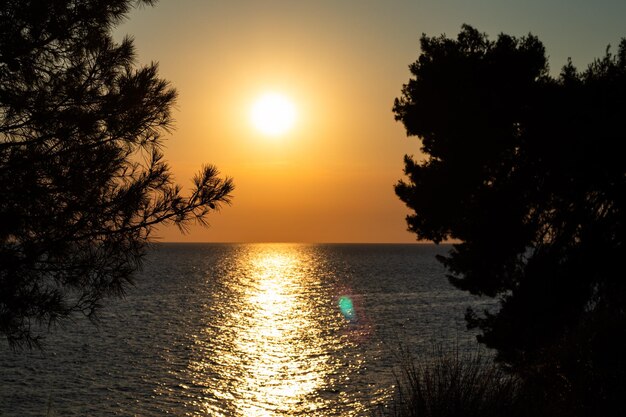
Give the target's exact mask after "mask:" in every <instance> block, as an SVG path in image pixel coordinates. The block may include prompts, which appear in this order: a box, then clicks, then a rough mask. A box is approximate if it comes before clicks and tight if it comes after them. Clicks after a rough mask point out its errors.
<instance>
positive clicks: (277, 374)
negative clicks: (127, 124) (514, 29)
mask: <svg viewBox="0 0 626 417" xmlns="http://www.w3.org/2000/svg"><path fill="white" fill-rule="evenodd" d="M449 250H450V246H447V245H439V246H436V245H431V244H208V243H197V244H195V243H194V244H191V243H185V244H183V243H179V244H174V243H158V244H154V245H153V246H151V248H150V250H149V253H148V255H147V257H146V260H145V263H144V266H143V268H142V270H141V271H139V272H138V273H137V274H136V276H135V285H134V286H133V287H130V288H129V289H128V292H127V294H126V296H125V297H124V298H121V299H107V300H105V301H104V303H103V305H104V306H103V308H102V310H101V311H100V315H99V321H98V323H97V324H93V323H92V322H90V321H89V320H87V319H85V318H82V317H75V318H73V319H72V320H69V321H65V322H62V323H61V324H59V325H58V326H55V327H54V328H52V329H50V331H49V333H47V335H46V337H45V340H44V343H45V344H44V348H43V350H34V351H12V350H11V349H9V348H8V346H7V345H6V343H5V342H4V341H0V416H3V417H4V416H11V417H12V416H16V417H29V416H63V417H69V416H81V417H82V416H92V417H104V416H165V415H172V416H228V417H230V416H246V417H247V416H251V417H257V416H258V417H274V416H276V417H278V416H325V417H326V416H372V415H378V414H376V413H379V412H384V411H385V409H386V407H389V404H390V402H392V401H393V400H394V392H395V390H396V386H397V383H398V382H397V381H398V375H399V372H400V371H399V367H400V366H401V365H402V362H403V361H404V360H405V359H406V358H407V355H408V356H410V357H413V358H417V359H418V360H429V358H430V357H431V356H429V355H432V354H433V352H434V347H435V346H447V347H450V346H454V347H455V348H456V349H476V346H477V344H476V342H475V336H476V334H475V333H473V332H471V331H468V330H467V329H466V325H465V321H464V313H465V310H466V308H467V307H468V306H472V307H474V308H477V309H482V308H491V307H493V305H494V302H493V300H490V299H480V298H476V297H474V296H471V295H469V294H468V293H465V292H463V291H459V290H457V289H455V288H454V287H452V286H451V285H450V284H449V283H448V280H447V278H446V271H445V270H444V269H443V267H442V266H441V264H440V263H439V262H438V261H437V260H436V259H435V256H436V255H437V254H444V255H445V254H446V253H447V252H448V251H449Z"/></svg>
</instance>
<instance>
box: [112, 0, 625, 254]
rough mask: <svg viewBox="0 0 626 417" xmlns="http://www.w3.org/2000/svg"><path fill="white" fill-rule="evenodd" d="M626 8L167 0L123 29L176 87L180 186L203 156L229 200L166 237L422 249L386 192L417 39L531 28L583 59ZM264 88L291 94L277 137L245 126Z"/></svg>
mask: <svg viewBox="0 0 626 417" xmlns="http://www.w3.org/2000/svg"><path fill="white" fill-rule="evenodd" d="M624 22H626V1H623V0H620V1H617V0H615V1H608V0H596V1H594V2H590V1H583V0H569V1H565V0H561V1H546V0H543V1H539V0H532V1H524V2H519V1H517V2H516V1H496V0H477V1H472V2H468V1H466V0H457V1H450V0H444V1H441V0H428V1H383V0H380V1H367V0H349V1H342V0H333V1H314V2H304V1H293V0H289V1H287V0H284V1H239V0H229V1H225V0H224V1H206V0H177V1H172V0H161V2H160V3H158V4H157V6H156V7H154V8H146V7H143V8H140V9H138V10H136V11H134V12H133V13H132V14H131V16H130V19H129V20H128V21H127V22H125V23H124V24H122V25H121V26H120V27H119V28H118V29H117V30H116V34H117V36H118V38H121V36H123V35H124V34H129V35H131V36H133V37H134V39H135V44H136V47H137V52H138V59H139V62H140V63H149V62H151V61H158V62H159V63H160V73H161V76H162V77H164V78H166V79H168V80H169V81H171V83H172V84H173V86H175V87H176V88H177V90H178V92H179V101H178V105H177V107H176V111H175V113H174V117H175V118H176V130H175V131H174V132H173V133H172V134H171V135H169V136H170V137H169V139H168V141H167V142H166V148H165V154H166V158H167V160H168V161H169V163H170V165H171V167H172V169H173V171H174V172H175V174H176V178H177V180H178V181H179V182H180V183H182V184H183V185H187V184H189V183H188V182H187V181H189V179H190V178H191V177H192V176H193V174H194V173H195V172H196V171H197V170H198V169H199V168H200V166H201V165H202V164H203V163H212V164H215V165H217V166H218V168H219V169H220V170H221V171H222V172H223V173H225V174H227V175H229V176H232V177H234V179H235V184H236V187H237V189H236V191H235V193H234V200H233V205H232V206H231V207H226V208H225V209H224V210H223V211H222V212H220V213H219V214H215V215H213V216H211V217H210V218H209V222H210V224H211V228H209V229H204V228H200V227H193V228H192V229H191V232H190V233H189V234H187V235H181V234H180V233H179V232H178V231H177V230H176V229H175V228H162V229H160V230H159V233H158V235H159V236H160V237H161V238H162V240H165V241H215V242H280V241H282V242H413V241H414V240H415V238H414V236H413V235H412V234H410V233H408V232H406V225H405V222H404V217H405V216H406V214H408V210H407V209H406V208H405V207H404V206H403V204H402V203H401V202H400V201H399V200H398V199H397V198H396V196H395V194H394V192H393V185H394V184H395V183H396V182H397V180H398V179H400V178H401V177H402V168H403V162H402V158H403V156H404V154H407V153H408V154H415V155H417V154H419V143H418V142H417V140H415V139H414V138H411V139H407V138H406V137H405V133H404V129H403V127H402V126H401V125H400V124H398V123H396V122H394V120H393V114H392V112H391V107H392V105H393V99H394V98H395V97H397V96H398V95H399V94H400V90H401V88H402V84H403V83H405V82H406V81H407V80H408V78H409V71H408V68H407V67H408V65H409V64H410V63H412V62H413V61H415V60H416V59H417V57H418V55H419V42H418V41H419V37H420V35H421V34H422V33H426V34H428V35H439V34H442V33H445V34H447V35H448V36H456V34H457V33H458V32H459V30H460V27H461V25H462V24H463V23H468V24H471V25H473V26H475V27H476V28H477V29H479V30H480V31H483V32H486V33H488V34H489V35H490V36H491V37H492V38H494V37H495V36H497V34H498V33H500V32H505V33H509V34H512V35H516V36H522V35H525V34H527V33H528V32H532V33H533V34H535V35H537V36H538V37H539V38H540V39H541V40H542V41H543V43H544V45H545V46H546V49H547V53H548V55H549V57H550V64H551V69H552V72H553V73H558V71H559V69H560V67H561V66H562V65H563V64H564V63H565V62H566V60H567V58H568V57H571V58H572V59H573V61H574V64H575V65H577V66H578V67H579V68H584V67H586V65H587V64H588V63H589V62H590V61H591V60H592V59H593V58H594V57H598V56H601V55H602V54H603V53H604V51H605V48H606V46H607V45H608V44H612V45H615V46H616V45H617V44H618V43H619V40H620V38H621V37H624V36H626V24H625V23H624ZM267 91H275V92H279V93H281V94H284V95H285V96H287V97H289V99H290V100H293V102H294V105H295V106H296V107H297V112H298V119H297V122H296V123H295V125H294V126H293V128H292V129H291V130H290V131H289V132H288V133H287V134H285V135H283V136H282V137H281V138H280V140H274V139H272V140H267V137H263V135H262V134H261V132H259V131H258V129H254V127H253V126H252V125H251V123H250V118H249V112H250V108H251V106H252V104H253V103H254V101H255V100H256V99H257V98H258V97H259V96H261V95H262V94H263V93H265V92H267Z"/></svg>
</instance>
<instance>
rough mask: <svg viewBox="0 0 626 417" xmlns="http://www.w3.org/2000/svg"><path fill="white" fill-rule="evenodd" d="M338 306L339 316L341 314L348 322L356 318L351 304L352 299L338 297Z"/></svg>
mask: <svg viewBox="0 0 626 417" xmlns="http://www.w3.org/2000/svg"><path fill="white" fill-rule="evenodd" d="M338 304H339V311H341V314H343V316H344V317H345V318H346V319H348V320H354V318H355V317H356V313H355V311H354V304H353V303H352V299H351V298H350V297H348V296H345V295H343V296H341V297H339V303H338Z"/></svg>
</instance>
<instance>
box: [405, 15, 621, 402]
mask: <svg viewBox="0 0 626 417" xmlns="http://www.w3.org/2000/svg"><path fill="white" fill-rule="evenodd" d="M410 70H411V73H412V74H413V77H412V78H411V79H410V80H409V82H408V83H407V84H405V85H404V88H403V90H402V96H401V97H400V98H398V99H396V101H395V104H394V108H393V110H394V113H395V117H396V120H399V121H402V123H403V124H404V126H405V128H406V131H407V134H408V135H409V136H418V137H419V139H420V140H421V144H422V148H421V149H422V152H423V154H424V155H425V158H424V159H423V160H421V161H416V160H415V159H413V157H410V156H406V157H405V174H406V175H407V177H408V180H404V181H400V182H399V183H398V184H397V185H396V193H397V195H398V196H399V197H400V199H401V200H402V201H404V202H405V203H406V204H407V206H408V207H410V208H411V209H412V210H414V213H413V214H411V215H409V216H408V217H407V222H408V226H409V230H410V231H412V232H414V233H416V234H417V237H418V239H427V240H433V241H435V242H441V241H444V240H447V239H453V240H456V241H457V242H460V243H458V244H455V245H454V246H453V249H452V250H451V251H450V253H449V256H446V257H440V261H441V262H443V264H444V265H445V266H446V267H447V269H448V271H450V275H449V279H450V281H451V282H452V284H454V285H455V286H456V287H458V288H460V289H462V290H466V291H469V292H471V293H472V294H476V295H485V296H489V297H498V299H499V300H500V309H499V311H497V312H482V313H477V312H474V311H471V310H469V311H468V314H467V317H466V318H467V320H468V324H469V326H470V327H478V328H479V329H480V330H481V331H482V334H481V335H480V337H479V340H480V341H481V342H482V343H485V344H486V345H487V346H489V347H492V348H495V349H497V358H498V359H499V360H500V361H501V362H502V363H504V364H506V365H508V366H509V367H510V369H512V370H513V371H515V372H518V373H520V374H521V375H524V376H526V377H527V378H528V379H532V378H542V379H543V380H545V381H548V382H547V383H548V385H550V386H551V387H553V388H555V389H556V388H557V387H558V389H559V390H561V391H560V392H565V393H568V394H567V395H568V396H567V398H568V401H570V403H569V404H570V405H571V406H572V407H574V408H572V409H593V408H594V407H596V406H598V404H611V403H610V401H609V399H610V398H612V399H615V398H617V397H616V395H618V393H619V395H621V392H620V390H622V391H623V390H624V389H625V386H626V373H625V372H624V371H625V370H626V361H625V359H623V356H624V352H626V344H625V342H624V341H626V313H625V308H626V275H625V274H624V269H625V268H624V261H625V260H626V246H625V242H626V234H625V221H626V158H625V157H624V153H623V149H624V143H626V125H625V124H624V121H625V120H626V40H622V42H621V44H620V46H619V49H618V53H617V55H613V54H611V53H610V51H609V49H607V52H606V54H605V56H604V57H603V58H601V59H598V60H596V61H595V62H593V63H592V64H591V65H589V67H588V68H587V69H586V70H585V71H582V72H579V71H578V70H576V68H574V66H573V65H572V63H571V62H569V63H568V64H567V65H566V66H565V67H564V68H563V69H562V72H561V73H560V75H559V76H558V77H553V76H551V75H550V74H549V71H548V64H547V59H546V55H545V50H544V47H543V45H542V44H541V42H540V41H539V40H538V39H537V38H536V37H534V36H532V35H528V36H526V37H522V38H514V37H511V36H508V35H505V34H501V35H499V36H498V38H497V39H496V40H490V39H488V38H487V36H486V35H484V34H482V33H479V32H478V31H477V30H476V29H474V28H472V27H470V26H463V28H462V31H461V32H460V33H459V35H458V37H457V38H456V39H449V38H446V37H445V36H441V37H427V36H425V35H424V36H422V38H421V55H420V56H419V58H418V60H417V61H416V62H415V63H413V64H412V65H411V66H410ZM598 387H600V388H598ZM563 395H565V394H563ZM553 400H554V401H556V402H558V401H557V400H558V399H553ZM564 401H565V400H564ZM576 401H578V402H579V403H577V404H578V405H572V404H573V403H574V402H576ZM620 402H623V401H621V400H620ZM613 405H614V404H613ZM576 407H578V408H576ZM585 407H587V408H585ZM606 407H608V405H607V406H606Z"/></svg>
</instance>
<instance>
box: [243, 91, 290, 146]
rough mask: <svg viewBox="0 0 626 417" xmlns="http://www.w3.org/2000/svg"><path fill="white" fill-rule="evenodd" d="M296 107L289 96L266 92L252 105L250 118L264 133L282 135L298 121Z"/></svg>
mask: <svg viewBox="0 0 626 417" xmlns="http://www.w3.org/2000/svg"><path fill="white" fill-rule="evenodd" d="M296 116H297V115H296V108H295V106H294V105H293V103H292V102H291V100H289V99H288V98H287V97H285V96H284V95H282V94H279V93H265V94H263V95H262V96H260V97H259V98H258V99H257V100H256V101H255V102H254V104H253V105H252V109H251V111H250V120H251V121H252V124H253V125H254V127H255V128H256V129H257V130H258V131H259V132H261V133H263V134H264V135H268V136H280V135H282V134H284V133H286V132H288V131H289V130H290V129H291V128H292V127H293V125H294V124H295V122H296Z"/></svg>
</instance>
